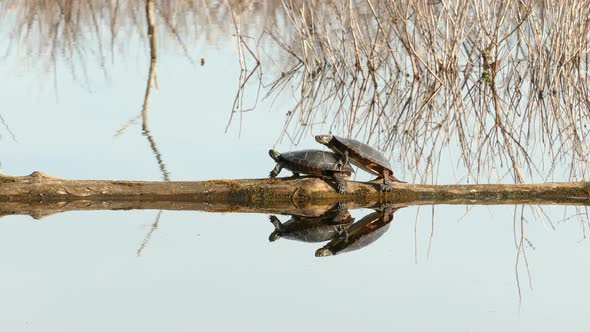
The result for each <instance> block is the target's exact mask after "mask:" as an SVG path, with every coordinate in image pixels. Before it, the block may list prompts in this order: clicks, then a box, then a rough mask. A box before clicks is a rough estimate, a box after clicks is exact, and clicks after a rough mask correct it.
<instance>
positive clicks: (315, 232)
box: [268, 204, 354, 242]
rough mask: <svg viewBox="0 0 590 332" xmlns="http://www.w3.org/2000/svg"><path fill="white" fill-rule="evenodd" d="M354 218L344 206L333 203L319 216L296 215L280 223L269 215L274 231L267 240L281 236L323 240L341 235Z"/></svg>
mask: <svg viewBox="0 0 590 332" xmlns="http://www.w3.org/2000/svg"><path fill="white" fill-rule="evenodd" d="M353 221H354V218H352V217H351V215H350V212H348V209H347V208H346V207H345V206H342V205H341V204H337V205H335V206H334V207H333V208H331V209H330V210H328V211H326V212H325V213H324V214H322V215H321V216H317V217H310V216H297V215H292V216H291V219H289V220H288V221H286V222H285V223H281V221H280V220H279V218H277V217H276V216H274V215H273V216H270V222H271V223H272V224H273V225H274V226H275V230H274V232H272V233H271V234H270V236H269V237H268V240H269V241H271V242H273V241H276V240H278V239H279V238H281V237H284V238H286V239H289V240H296V241H302V242H324V241H329V240H332V239H334V238H336V237H339V236H342V235H343V234H345V233H346V229H347V228H348V227H349V226H350V225H351V224H352V222H353Z"/></svg>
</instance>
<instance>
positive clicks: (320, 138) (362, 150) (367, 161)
mask: <svg viewBox="0 0 590 332" xmlns="http://www.w3.org/2000/svg"><path fill="white" fill-rule="evenodd" d="M315 140H316V141H317V142H318V143H320V144H323V145H325V146H327V147H328V148H330V149H331V150H332V151H334V152H336V153H338V154H339V155H341V156H342V159H341V164H342V165H344V164H347V163H348V161H349V160H350V162H352V163H353V164H355V165H356V166H358V167H360V168H362V169H364V170H365V171H367V172H369V173H372V174H375V175H377V178H376V179H374V180H373V181H378V180H380V179H383V183H382V184H381V191H392V190H393V188H392V187H391V182H392V181H393V182H401V183H406V182H405V181H401V180H398V179H397V178H396V177H395V176H393V171H392V169H391V164H390V163H389V161H388V160H387V159H386V158H385V156H384V155H383V154H381V152H379V151H377V150H375V149H374V148H373V147H371V146H369V145H367V144H365V143H362V142H359V141H357V140H354V139H351V138H344V137H338V136H333V135H317V136H316V137H315Z"/></svg>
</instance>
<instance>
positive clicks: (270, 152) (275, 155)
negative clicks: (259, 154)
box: [268, 149, 281, 162]
mask: <svg viewBox="0 0 590 332" xmlns="http://www.w3.org/2000/svg"><path fill="white" fill-rule="evenodd" d="M268 155H269V156H270V157H271V158H272V159H273V160H274V161H276V162H279V160H280V159H281V154H280V153H279V152H278V151H275V150H273V149H270V150H268Z"/></svg>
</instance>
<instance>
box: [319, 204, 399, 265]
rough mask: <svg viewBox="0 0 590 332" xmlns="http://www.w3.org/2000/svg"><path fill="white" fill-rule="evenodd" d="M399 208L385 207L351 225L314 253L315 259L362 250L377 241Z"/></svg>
mask: <svg viewBox="0 0 590 332" xmlns="http://www.w3.org/2000/svg"><path fill="white" fill-rule="evenodd" d="M399 209H400V208H391V207H385V208H383V209H381V210H377V211H375V212H373V213H370V214H368V215H366V216H364V217H363V218H362V219H361V220H359V221H357V222H355V223H354V224H352V226H351V227H350V228H348V229H347V231H346V232H345V234H343V235H341V236H339V237H337V238H334V239H332V240H331V241H330V242H328V244H326V245H325V246H324V247H322V248H320V249H318V250H317V251H316V252H315V255H316V257H324V256H332V255H337V254H340V253H345V252H350V251H354V250H359V249H362V248H364V247H366V246H368V245H370V244H371V243H373V242H375V241H377V240H378V239H379V238H380V237H381V236H383V234H385V232H387V230H388V229H389V224H390V223H391V221H392V220H393V214H394V213H395V212H396V211H397V210H399Z"/></svg>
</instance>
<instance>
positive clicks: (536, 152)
mask: <svg viewBox="0 0 590 332" xmlns="http://www.w3.org/2000/svg"><path fill="white" fill-rule="evenodd" d="M144 6H145V3H144V2H133V1H131V2H129V1H126V2H123V1H118V0H110V1H109V0H89V1H74V0H61V1H15V0H8V1H3V2H2V3H1V4H0V12H1V13H3V14H1V15H2V16H3V19H4V20H5V21H6V20H14V21H15V22H16V24H15V25H14V29H13V30H11V31H10V33H11V36H12V43H11V45H10V46H9V47H10V49H11V50H14V49H15V48H17V47H18V51H19V52H21V53H24V54H26V55H27V57H28V58H30V59H35V63H39V64H40V66H41V67H42V68H43V69H44V70H48V69H49V70H50V69H51V68H53V65H54V64H55V62H56V61H58V60H60V59H64V60H65V61H67V62H68V63H70V65H71V68H72V73H73V74H74V76H75V77H80V76H81V77H85V70H84V68H85V66H86V64H88V63H89V62H88V60H89V59H88V58H90V59H96V60H97V62H98V63H99V65H100V66H102V67H103V68H106V67H105V64H106V63H107V62H108V61H106V59H107V55H106V54H109V52H110V54H111V56H114V54H115V53H116V51H121V52H126V51H127V50H126V49H125V48H126V45H128V44H129V40H134V39H137V38H138V37H137V36H143V37H140V38H145V37H146V34H145V26H146V18H145V12H144ZM155 15H156V16H157V18H158V24H157V26H156V29H155V30H156V31H157V32H159V33H160V36H161V37H167V38H160V40H163V41H166V40H168V41H170V40H171V41H172V43H173V44H176V45H178V46H180V48H181V49H182V50H183V51H184V52H185V54H186V55H187V58H188V59H189V60H191V61H192V58H193V56H191V55H189V54H191V49H190V47H189V46H188V45H194V44H195V43H194V41H195V40H207V41H210V42H214V41H216V40H218V39H219V38H221V37H222V36H226V37H228V38H229V36H230V35H231V34H234V35H235V38H236V39H235V40H236V41H237V43H238V47H239V48H240V53H239V54H240V55H241V59H240V65H241V67H242V69H243V71H242V75H241V77H240V82H239V90H240V92H238V95H237V97H236V103H235V104H234V107H233V108H232V110H231V112H232V114H234V113H236V112H241V111H243V110H245V106H244V104H243V102H242V98H243V96H244V92H243V89H245V88H246V87H247V86H248V85H247V84H246V81H247V80H248V79H262V75H246V74H244V70H246V69H247V68H249V69H250V70H253V68H256V70H262V71H264V72H265V73H266V74H265V77H272V74H274V75H275V76H274V77H275V78H276V79H271V81H270V82H265V84H266V86H267V89H266V91H264V93H265V94H266V97H267V98H275V97H276V96H277V95H280V94H281V93H283V92H285V93H287V92H288V93H289V95H290V96H291V95H293V94H294V95H295V96H296V99H295V100H294V104H293V105H292V107H291V108H290V109H288V110H285V113H286V123H285V134H287V136H288V137H289V138H290V139H292V140H293V141H294V142H298V141H299V140H300V139H302V138H303V137H305V138H307V137H308V134H309V132H310V131H311V130H314V131H315V130H317V128H320V127H319V126H321V128H324V129H328V130H329V131H332V132H333V133H338V134H340V135H343V136H344V135H348V136H351V137H356V138H359V139H362V140H364V141H367V142H372V143H374V144H375V145H377V146H378V147H380V148H381V149H383V150H385V151H389V152H395V156H396V159H401V161H402V162H403V164H404V165H405V166H406V167H407V168H408V169H410V170H411V171H412V174H414V175H415V177H414V178H413V179H410V180H411V181H413V182H426V181H427V180H428V179H431V178H436V175H437V172H438V171H437V169H438V166H439V165H440V162H441V160H442V159H443V156H444V157H445V158H444V159H453V160H454V165H455V166H456V167H458V169H459V171H458V173H459V174H468V175H467V176H465V177H463V178H462V179H461V180H462V181H469V182H471V181H474V182H479V181H480V178H481V177H482V176H484V177H486V178H491V179H493V180H499V181H503V180H504V181H505V180H506V178H507V177H508V178H511V179H512V180H514V181H516V182H523V181H530V180H531V179H537V180H545V179H547V178H548V177H552V176H554V175H555V176H557V177H562V178H563V175H564V174H555V171H556V169H560V168H563V167H564V166H565V168H567V174H565V179H568V180H576V179H585V178H586V177H587V174H588V165H589V163H588V160H587V156H588V154H589V152H590V151H589V150H590V147H589V142H588V139H587V138H586V137H588V134H589V130H590V128H589V125H590V121H589V117H590V95H589V94H590V92H589V89H588V88H589V80H590V78H589V74H588V70H589V69H588V63H589V52H590V40H589V39H590V38H589V36H590V21H589V20H588V17H590V6H589V5H588V2H587V1H581V0H570V1H559V0H537V1H522V0H509V1H501V2H492V3H490V2H486V1H479V0H469V1H459V0H440V1H430V0H411V1H402V2H396V1H375V0H358V1H348V2H341V1H318V0H316V1H298V0H285V1H275V0H268V1H238V0H233V1H229V2H222V1H207V0H176V1H161V2H158V3H157V5H156V8H155ZM95 41H96V42H95ZM161 46H162V47H164V48H166V47H168V46H170V42H168V43H166V42H163V43H162V44H161ZM262 47H264V48H265V49H266V50H267V52H265V54H264V56H262V55H261V54H260V49H261V48H262ZM244 50H245V51H244ZM269 50H270V51H269ZM39 60H41V61H39ZM258 64H260V67H258ZM105 72H106V70H105ZM248 107H250V106H248ZM316 125H317V126H316Z"/></svg>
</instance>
